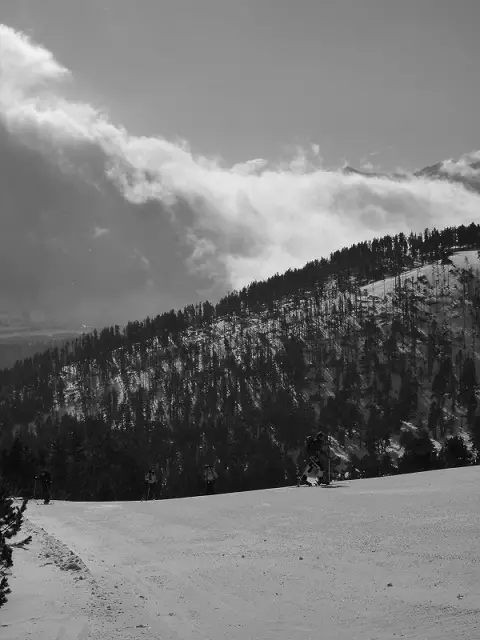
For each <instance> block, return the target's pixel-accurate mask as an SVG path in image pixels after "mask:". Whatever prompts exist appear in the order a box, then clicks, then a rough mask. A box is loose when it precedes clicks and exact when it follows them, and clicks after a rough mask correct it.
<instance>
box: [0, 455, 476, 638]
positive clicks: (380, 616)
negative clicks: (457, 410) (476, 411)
mask: <svg viewBox="0 0 480 640" xmlns="http://www.w3.org/2000/svg"><path fill="white" fill-rule="evenodd" d="M479 485H480V468H479V467H470V468H462V469H449V470H444V471H435V472H429V473H421V474H411V475H403V476H395V477H388V478H379V479H368V480H357V481H352V482H350V483H340V484H339V485H338V486H333V487H332V488H310V489H307V488H298V489H297V488H294V487H291V488H281V489H272V490H268V491H255V492H248V493H237V494H230V495H218V496H213V497H197V498H185V499H177V500H165V501H159V502H148V503H146V502H130V503H121V502H117V503H115V502H113V503H65V502H54V503H53V504H52V506H49V507H43V506H40V505H38V506H37V505H35V504H31V505H30V506H29V508H28V518H29V519H30V521H31V522H33V523H35V525H36V526H37V527H42V528H43V529H44V530H45V533H44V534H43V535H47V537H48V536H55V537H56V538H58V539H59V540H60V541H61V542H62V543H64V544H65V545H67V546H68V547H69V548H70V549H71V550H72V554H71V556H72V557H71V558H70V560H68V558H67V556H68V553H67V552H66V551H65V547H62V546H61V545H58V544H55V543H54V542H52V540H53V538H48V539H49V540H50V542H49V553H50V559H49V561H50V562H56V563H57V564H58V565H59V569H58V571H59V573H58V576H60V575H62V576H65V573H61V571H60V566H61V567H63V570H64V571H65V569H66V568H68V563H70V565H71V564H72V563H73V564H75V565H77V567H78V568H77V570H75V571H71V572H70V575H71V576H72V580H73V579H74V576H75V578H76V580H77V583H76V588H77V589H78V590H79V591H78V602H80V603H82V602H85V597H86V596H85V593H86V591H85V590H93V591H92V593H93V594H94V606H92V607H91V608H89V609H87V611H88V612H89V616H90V622H89V625H90V627H89V628H90V631H89V632H88V631H87V627H86V626H85V624H83V626H82V632H81V633H79V632H78V625H79V620H82V622H83V621H84V618H83V617H82V615H83V614H82V615H81V611H80V609H81V605H79V604H78V602H76V601H75V599H74V598H72V594H71V592H70V591H68V589H66V587H65V585H64V584H63V582H62V581H59V583H58V593H57V599H58V601H59V602H62V598H65V599H66V598H70V599H71V601H70V606H71V615H72V618H73V620H74V623H72V624H75V625H76V626H75V629H76V630H77V631H75V633H70V632H69V628H68V622H66V621H65V620H63V619H62V620H58V621H57V623H55V620H53V621H52V618H51V616H50V618H49V608H50V609H51V608H52V607H53V606H54V604H53V600H52V599H51V594H50V600H49V599H46V602H45V610H44V616H45V619H49V620H50V622H49V625H50V626H49V630H50V634H51V635H49V636H47V635H46V631H45V633H44V635H42V633H43V631H42V621H41V620H39V621H37V622H36V623H35V624H36V626H35V630H36V631H35V634H34V637H35V638H36V640H41V639H42V638H47V637H48V638H49V640H53V638H56V639H59V640H67V639H68V640H74V639H77V640H80V638H81V639H82V640H87V639H91V640H93V639H95V640H113V638H115V640H133V639H135V640H137V639H144V640H153V639H154V638H155V639H159V638H161V639H162V640H179V639H182V640H187V639H188V640H189V639H193V638H199V639H205V640H206V639H208V640H220V639H221V640H224V638H229V640H240V639H241V640H245V639H246V638H255V639H257V638H258V639H259V640H292V639H296V638H299V639H300V638H322V640H323V639H324V640H352V639H353V638H356V640H367V639H368V640H388V639H393V638H399V637H403V638H410V639H412V640H413V639H415V640H420V639H422V640H433V639H435V640H441V639H444V640H447V639H448V640H452V639H453V638H455V639H456V640H460V639H461V638H465V639H468V640H473V638H475V637H477V635H478V621H479V620H480V538H479V536H478V531H479V528H480V498H479V493H478V486H479ZM18 553H19V554H20V553H21V552H20V551H19V552H18ZM82 561H83V562H84V563H85V565H86V566H85V567H84V565H83V563H82ZM49 570H50V567H49ZM80 577H82V578H84V579H83V580H79V578H80ZM27 578H28V576H26V575H24V576H23V578H22V579H23V580H24V581H25V580H27ZM63 579H64V578H63V577H62V580H63ZM14 587H15V592H14V594H12V597H11V599H10V601H9V603H8V604H7V606H6V608H5V610H2V622H3V621H4V620H5V621H6V624H7V627H6V629H3V630H2V632H3V633H4V632H5V631H6V633H7V635H6V636H5V635H2V637H3V638H8V640H20V638H22V640H23V638H24V637H25V635H21V634H20V635H19V633H16V629H17V627H18V624H19V621H20V607H21V605H22V601H21V598H22V585H21V583H20V582H18V581H17V582H15V584H14ZM24 593H25V592H24ZM36 597H37V598H40V599H41V598H42V597H44V596H43V595H42V594H41V593H39V594H38V595H37V596H36ZM59 602H57V604H56V605H55V606H57V607H59V606H60V605H59ZM23 604H24V609H23V611H22V613H21V615H23V616H24V618H25V617H26V616H28V613H27V611H28V607H29V605H30V603H29V602H27V601H26V599H25V601H24V602H23ZM15 607H16V611H17V618H15V615H13V614H12V611H14V610H15ZM55 624H56V626H55ZM62 627H63V632H61V633H59V629H60V628H62ZM25 628H26V627H25V625H24V626H23V627H22V629H24V630H25ZM32 629H34V627H33V622H32ZM77 633H79V634H78V635H76V634H77ZM56 634H57V635H56ZM32 637H33V636H32Z"/></svg>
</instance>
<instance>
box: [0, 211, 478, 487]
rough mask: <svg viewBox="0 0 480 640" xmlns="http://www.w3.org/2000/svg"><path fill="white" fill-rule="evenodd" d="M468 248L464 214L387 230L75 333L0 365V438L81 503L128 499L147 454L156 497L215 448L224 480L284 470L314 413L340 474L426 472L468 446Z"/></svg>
mask: <svg viewBox="0 0 480 640" xmlns="http://www.w3.org/2000/svg"><path fill="white" fill-rule="evenodd" d="M479 249H480V225H475V224H473V223H472V224H471V225H470V226H469V227H464V226H461V227H458V228H454V227H452V228H447V229H444V230H442V231H437V230H436V229H433V230H431V231H430V230H426V231H425V232H424V233H423V234H411V235H410V236H408V237H406V236H404V235H403V234H399V235H398V236H394V237H391V236H386V237H384V238H380V239H376V240H374V241H372V242H365V243H360V244H358V245H354V246H352V247H349V248H345V249H343V250H341V251H337V252H334V253H333V254H332V255H331V257H330V259H329V260H325V259H322V260H320V261H313V262H311V263H309V264H307V265H306V266H305V267H304V268H303V269H301V270H289V271H287V272H286V273H285V274H283V275H278V276H274V277H272V278H270V279H269V280H267V281H264V282H256V283H252V284H251V285H250V286H249V287H248V288H247V287H246V288H244V289H243V290H242V291H240V292H234V293H231V294H228V295H227V296H226V297H225V298H223V299H222V300H221V301H219V302H218V303H217V304H216V305H212V304H211V303H209V302H208V301H206V302H205V303H203V304H201V305H196V306H194V305H190V306H188V307H185V308H184V309H183V310H182V311H178V312H175V311H174V310H172V311H170V312H169V313H165V314H163V315H162V316H158V317H156V318H147V319H146V320H145V321H144V322H132V323H129V324H128V325H127V326H126V327H125V328H124V330H123V331H122V330H121V329H120V327H118V326H116V327H106V328H105V329H103V330H102V331H101V332H100V333H98V332H96V331H94V332H92V333H91V334H84V335H83V336H81V337H80V338H79V339H77V340H76V341H75V342H73V343H70V344H68V345H66V346H64V347H60V348H55V349H51V350H49V351H48V352H46V353H44V354H42V355H39V356H35V357H34V358H31V359H28V360H27V361H25V362H24V363H19V364H18V365H17V366H16V367H14V368H13V369H12V370H10V371H4V372H1V373H0V388H1V400H0V422H1V423H2V424H3V440H4V443H8V442H10V445H11V444H12V438H14V436H15V434H16V435H17V436H21V438H22V441H25V442H28V443H30V444H29V446H30V447H32V448H33V449H34V450H36V451H37V455H40V454H39V451H40V450H50V451H51V453H50V454H49V455H50V456H53V459H54V460H57V461H58V462H57V463H58V464H60V461H61V460H62V461H63V462H62V463H61V465H65V464H66V465H67V468H68V469H69V470H68V472H67V471H62V472H61V473H67V477H68V478H71V480H66V481H65V482H66V486H65V487H64V488H63V490H64V491H67V492H68V493H69V495H71V496H77V497H79V498H80V499H82V497H81V496H83V499H84V498H85V496H86V495H96V496H99V495H112V496H115V495H116V496H117V497H118V496H120V495H122V496H128V495H131V496H133V495H138V494H136V493H135V492H137V491H138V482H140V480H139V479H141V478H142V477H143V473H144V472H142V469H144V468H145V467H146V466H148V465H150V464H156V465H158V473H159V475H161V477H162V482H163V490H164V492H165V496H169V495H170V496H172V495H177V496H178V495H192V492H193V493H195V491H198V486H199V484H198V483H199V480H198V468H199V465H201V464H202V463H203V462H208V461H209V462H212V461H213V462H215V461H217V464H218V466H219V468H220V469H221V474H220V475H221V477H222V479H221V481H220V484H221V485H222V486H223V488H224V489H229V490H232V489H235V490H238V489H246V488H254V487H256V488H260V487H262V486H265V487H267V486H275V485H277V484H283V483H285V482H287V481H288V482H291V481H292V479H293V478H295V477H296V474H297V472H298V465H300V464H301V456H300V452H301V447H302V442H303V439H304V437H305V436H306V435H307V434H308V433H311V432H312V430H315V429H316V428H318V427H319V426H322V428H324V429H325V430H327V432H328V433H330V435H331V438H332V439H331V442H332V448H333V449H334V453H335V456H336V458H338V459H339V460H336V462H341V460H342V459H343V460H344V464H343V465H340V466H343V468H345V465H347V467H348V469H349V472H351V473H353V472H355V473H370V474H371V473H374V474H378V473H380V472H381V470H383V471H382V472H386V471H387V470H388V469H389V470H390V472H391V471H392V469H394V468H395V467H396V468H397V470H398V469H402V468H403V469H404V470H405V469H406V468H409V465H413V466H415V465H418V464H421V465H427V468H428V465H431V464H434V462H433V460H434V459H435V460H437V458H438V456H437V455H436V453H435V448H436V447H437V448H438V447H440V448H441V449H442V456H446V455H449V454H448V451H447V450H445V451H443V447H444V443H445V442H446V441H447V440H448V439H449V438H450V437H452V436H456V435H460V436H461V438H460V440H461V442H463V443H464V444H463V445H462V444H461V442H460V441H454V444H455V443H456V444H455V446H460V447H464V448H465V443H466V444H468V447H467V449H471V450H472V451H473V452H475V451H477V450H478V448H479V446H480V422H479V415H478V411H477V409H478V405H479V400H480V397H479V395H478V391H479V389H478V372H479V344H480V341H479V339H478V337H477V336H478V332H479V326H480V277H479V258H478V251H479ZM433 439H434V440H435V441H436V443H437V444H435V443H434V442H433ZM10 445H9V446H10ZM437 445H438V446H437ZM39 447H40V449H39ZM52 447H53V449H52ZM422 447H423V449H422ZM425 447H426V453H425ZM88 451H90V453H87V452H88ZM412 451H416V453H415V454H413V453H412ZM419 451H424V454H420V453H419ZM427 454H428V455H427ZM422 455H424V457H423V458H422ZM462 455H464V456H467V458H468V456H470V453H468V452H467V453H465V450H464V453H462ZM299 456H300V457H299ZM412 456H413V458H412ZM418 456H420V458H418ZM425 456H427V457H426V458H425ZM467 458H465V459H467ZM419 459H421V460H422V462H421V463H420V462H419V461H418V460H419ZM442 459H443V458H442ZM102 460H103V462H101V461H102ZM126 460H128V464H129V465H130V466H131V469H132V473H133V470H135V469H136V470H137V471H135V473H134V475H135V476H136V480H132V486H129V485H128V483H127V484H125V480H124V479H123V477H122V475H121V470H122V469H123V468H124V466H125V464H127V462H126ZM415 460H416V462H415ZM107 461H108V463H107ZM435 464H436V463H435ZM78 465H80V467H78ZM92 465H93V466H92ZM105 465H106V466H107V468H108V469H109V473H108V474H107V475H108V478H107V477H106V476H105V475H104V472H103V471H101V469H102V468H103V467H104V466H105ZM80 468H81V469H82V471H81V477H82V481H81V483H80V484H82V483H86V484H87V485H88V487H89V488H88V489H87V488H86V487H83V488H82V487H81V486H78V481H77V480H75V479H74V478H78V477H79V473H80V471H79V469H80ZM417 470H418V469H417ZM91 483H93V484H91ZM85 492H86V493H85ZM89 492H90V493H89ZM102 492H103V493H102ZM132 492H133V493H132ZM105 499H107V498H105Z"/></svg>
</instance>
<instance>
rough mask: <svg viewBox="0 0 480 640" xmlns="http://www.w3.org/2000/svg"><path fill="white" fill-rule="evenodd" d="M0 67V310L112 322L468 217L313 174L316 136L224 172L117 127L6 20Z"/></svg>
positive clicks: (413, 197)
mask: <svg viewBox="0 0 480 640" xmlns="http://www.w3.org/2000/svg"><path fill="white" fill-rule="evenodd" d="M0 73H1V77H0V122H1V124H2V125H3V128H2V129H1V130H0V170H1V174H0V175H1V177H0V180H1V181H2V184H1V191H0V193H1V194H2V195H1V198H2V201H1V208H0V216H1V219H0V222H1V225H2V229H8V231H7V232H6V233H2V234H1V237H0V307H1V308H0V311H1V310H2V309H4V308H6V306H8V305H16V306H17V307H18V308H21V309H22V310H23V311H25V310H27V311H28V312H29V313H34V312H35V313H39V312H41V313H46V312H47V311H48V312H51V313H53V314H55V315H56V317H60V316H61V317H65V318H67V317H68V318H74V317H78V318H79V319H81V320H82V321H83V322H87V323H89V324H92V323H95V322H96V323H102V322H111V321H114V320H118V321H119V322H121V321H124V320H125V319H126V318H127V317H132V318H133V317H142V316H144V315H146V314H147V313H149V314H151V313H156V312H159V311H163V310H165V309H167V308H170V307H171V306H174V305H180V304H184V303H186V302H194V301H195V300H196V299H198V296H199V295H201V293H199V291H200V292H202V291H203V292H204V291H206V290H208V291H209V292H210V293H211V294H212V297H215V295H218V294H220V293H222V292H224V291H226V289H227V288H232V287H235V288H236V287H242V286H244V285H246V284H248V283H249V282H250V281H252V280H254V279H260V278H265V277H268V276H270V275H272V274H274V273H275V272H281V271H284V270H285V269H287V268H289V267H299V266H302V265H303V264H304V263H305V262H306V261H308V260H311V259H313V258H317V257H320V256H325V255H328V254H329V253H330V252H331V251H333V250H334V249H337V248H339V247H342V246H345V245H348V244H350V243H352V242H357V241H360V240H364V239H368V238H372V237H373V236H379V235H382V234H384V233H396V232H398V231H409V230H410V229H413V230H422V229H423V228H425V227H426V226H430V227H431V226H433V225H436V226H437V227H442V226H445V225H449V224H452V223H456V224H459V223H461V222H465V223H470V222H471V221H472V220H474V219H476V218H477V216H478V210H479V204H480V198H479V197H478V195H476V194H475V193H473V192H471V191H468V190H466V189H464V188H463V187H462V186H461V185H458V184H451V183H449V182H447V181H444V182H439V181H432V180H428V179H426V178H422V179H420V178H414V177H413V176H412V177H411V178H408V179H402V180H398V181H395V180H391V179H387V178H383V177H367V176H364V175H361V174H355V173H344V172H342V171H331V170H325V169H324V168H323V160H322V158H321V155H320V147H319V145H318V144H313V145H311V146H310V148H308V149H307V150H304V149H295V150H294V151H293V153H292V154H291V155H290V157H289V158H288V159H287V160H285V159H281V160H280V161H278V162H271V161H267V160H265V159H255V160H247V161H245V162H243V163H239V164H236V165H234V166H231V167H228V166H225V163H223V162H222V160H221V159H220V158H207V157H204V156H201V155H199V154H195V153H194V152H193V151H192V150H191V149H190V147H189V146H188V144H187V143H186V142H183V141H180V142H178V141H177V142H171V141H167V140H165V139H162V138H159V137H139V136H133V135H130V134H129V133H128V131H126V130H125V129H124V128H123V127H121V126H120V125H116V124H114V123H113V122H112V121H111V120H110V119H109V117H108V115H107V114H105V113H102V112H100V111H99V110H98V109H96V108H95V107H94V106H93V105H90V104H87V103H84V102H73V101H72V100H69V99H67V98H66V97H65V93H66V92H65V91H63V86H64V85H63V83H65V82H73V76H72V74H71V73H70V72H69V71H68V70H67V69H65V68H64V67H63V66H62V64H61V63H60V62H58V61H57V60H56V59H55V57H54V55H53V54H52V53H51V52H50V51H48V50H47V49H46V48H45V47H43V46H41V45H38V44H36V43H34V42H32V41H31V40H30V39H29V38H27V37H26V36H24V35H23V34H19V33H17V32H15V31H13V30H12V29H9V28H8V27H5V26H0ZM62 314H63V315H62Z"/></svg>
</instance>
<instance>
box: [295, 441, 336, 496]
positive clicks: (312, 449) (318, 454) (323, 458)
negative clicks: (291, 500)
mask: <svg viewBox="0 0 480 640" xmlns="http://www.w3.org/2000/svg"><path fill="white" fill-rule="evenodd" d="M325 447H326V445H325V434H324V433H323V431H319V432H318V433H317V435H316V437H315V438H314V437H312V436H308V437H307V439H306V441H305V454H306V457H307V466H306V467H305V471H304V472H303V475H302V477H301V478H300V480H299V482H298V485H299V486H300V485H301V484H310V483H309V482H307V477H314V478H316V479H317V483H319V481H320V479H321V478H325V482H326V484H328V482H329V479H328V476H327V472H328V454H326V453H325Z"/></svg>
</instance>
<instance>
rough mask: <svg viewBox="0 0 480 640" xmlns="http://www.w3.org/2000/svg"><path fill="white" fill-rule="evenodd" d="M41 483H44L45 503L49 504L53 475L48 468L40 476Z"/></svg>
mask: <svg viewBox="0 0 480 640" xmlns="http://www.w3.org/2000/svg"><path fill="white" fill-rule="evenodd" d="M38 478H39V480H40V482H41V484H42V492H43V501H44V504H49V502H50V500H51V497H50V486H51V484H52V476H51V475H50V472H49V471H48V470H47V469H44V470H43V471H42V473H41V474H40V475H39V476H38Z"/></svg>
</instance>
